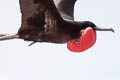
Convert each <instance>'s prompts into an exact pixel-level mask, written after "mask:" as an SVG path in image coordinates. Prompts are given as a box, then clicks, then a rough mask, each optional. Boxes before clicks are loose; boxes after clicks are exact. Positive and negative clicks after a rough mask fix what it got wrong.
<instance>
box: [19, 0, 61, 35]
mask: <svg viewBox="0 0 120 80" xmlns="http://www.w3.org/2000/svg"><path fill="white" fill-rule="evenodd" d="M19 3H20V9H21V13H22V24H21V27H20V29H19V31H18V33H21V32H23V31H25V30H27V29H28V30H33V29H37V30H38V29H41V30H42V29H43V28H45V27H47V29H49V28H51V29H50V30H52V28H55V26H56V24H57V23H58V22H60V21H62V20H63V19H62V17H61V16H60V14H59V12H58V10H57V8H56V7H55V4H54V2H53V0H19ZM46 24H48V25H47V26H45V25H46ZM49 25H51V26H49ZM38 27H39V28H38Z"/></svg>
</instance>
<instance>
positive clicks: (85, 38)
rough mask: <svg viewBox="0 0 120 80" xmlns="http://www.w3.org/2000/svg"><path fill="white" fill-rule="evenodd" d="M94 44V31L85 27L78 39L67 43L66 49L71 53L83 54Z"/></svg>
mask: <svg viewBox="0 0 120 80" xmlns="http://www.w3.org/2000/svg"><path fill="white" fill-rule="evenodd" d="M95 42H96V31H95V30H94V29H93V28H92V27H87V28H86V29H85V30H84V31H83V32H82V34H81V36H80V38H78V39H74V40H70V41H68V42H67V48H68V49H69V50H70V51H72V52H83V51H85V50H87V49H88V48H90V47H92V46H93V45H94V44H95Z"/></svg>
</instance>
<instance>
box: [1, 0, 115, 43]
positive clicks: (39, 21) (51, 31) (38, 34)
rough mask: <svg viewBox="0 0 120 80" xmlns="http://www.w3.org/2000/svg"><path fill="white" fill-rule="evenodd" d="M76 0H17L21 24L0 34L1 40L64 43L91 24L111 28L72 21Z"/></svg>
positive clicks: (88, 22)
mask: <svg viewBox="0 0 120 80" xmlns="http://www.w3.org/2000/svg"><path fill="white" fill-rule="evenodd" d="M76 1H77V0H19V3H20V10H21V14H22V21H21V22H22V23H21V27H20V29H19V31H18V33H17V34H15V35H10V36H9V35H8V36H6V35H1V38H0V40H5V39H13V38H20V39H24V40H27V41H33V42H51V43H66V42H67V41H70V40H74V39H78V38H80V36H81V35H82V32H83V31H84V30H85V29H86V28H87V27H91V28H92V29H93V30H94V31H96V30H102V31H104V30H105V31H114V30H113V29H112V28H109V29H104V28H99V27H97V26H96V25H95V24H94V23H92V22H90V21H82V22H78V21H74V5H75V2H76Z"/></svg>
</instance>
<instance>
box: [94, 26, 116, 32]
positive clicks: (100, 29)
mask: <svg viewBox="0 0 120 80" xmlns="http://www.w3.org/2000/svg"><path fill="white" fill-rule="evenodd" d="M94 29H95V30H96V31H112V32H113V33H114V32H115V31H114V29H112V28H102V27H98V26H96V27H94Z"/></svg>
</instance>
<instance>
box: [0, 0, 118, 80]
mask: <svg viewBox="0 0 120 80" xmlns="http://www.w3.org/2000/svg"><path fill="white" fill-rule="evenodd" d="M75 20H77V21H78V20H81V21H84V20H87V21H88V20H89V21H93V22H95V23H96V25H98V26H101V27H106V28H109V27H112V28H114V29H115V34H113V33H112V32H97V42H96V44H95V45H94V46H93V47H92V48H90V49H89V50H87V51H85V52H82V53H73V52H70V51H69V50H68V49H67V47H66V44H51V43H36V44H34V45H32V46H31V47H28V45H29V43H30V42H26V41H23V40H9V41H2V42H0V80H120V0H78V1H77V3H76V7H75ZM20 24H21V14H20V9H19V1H18V0H0V33H16V32H17V30H18V29H19V27H20Z"/></svg>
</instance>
